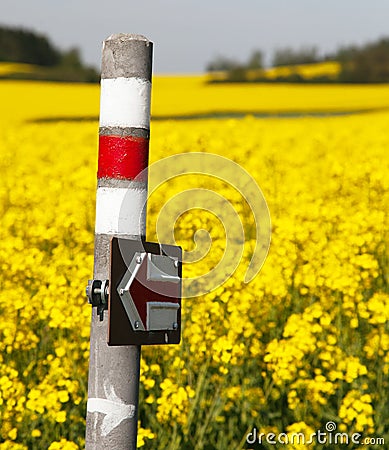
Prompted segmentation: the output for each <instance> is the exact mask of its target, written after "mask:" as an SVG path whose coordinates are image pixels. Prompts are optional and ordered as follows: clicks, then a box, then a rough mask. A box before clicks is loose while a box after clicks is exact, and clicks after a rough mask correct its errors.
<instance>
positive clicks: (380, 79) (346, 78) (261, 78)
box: [206, 38, 389, 83]
mask: <svg viewBox="0 0 389 450" xmlns="http://www.w3.org/2000/svg"><path fill="white" fill-rule="evenodd" d="M328 61H333V62H338V63H339V71H338V73H337V74H336V76H333V74H331V76H329V75H326V74H325V73H323V74H316V75H315V76H312V77H309V78H307V77H303V76H302V75H301V74H300V73H299V71H298V70H297V67H298V66H301V65H303V64H315V63H316V64H319V63H323V62H328ZM271 66H272V67H273V68H282V67H286V66H288V67H289V71H288V72H287V74H285V71H282V70H280V71H279V72H280V75H279V76H276V77H272V78H271V79H269V77H268V76H267V75H266V69H265V67H264V54H263V53H262V51H261V50H254V51H253V52H252V53H251V55H250V57H249V58H248V60H247V62H244V63H241V62H239V61H236V60H234V59H231V58H226V57H224V56H217V57H216V58H214V60H213V61H211V62H210V63H209V64H208V65H207V67H206V70H207V72H208V73H209V74H210V75H211V77H210V81H213V82H242V81H250V82H266V81H272V82H274V81H278V82H294V83H295V82H323V83H327V82H332V83H334V82H335V83H387V82H389V38H381V39H379V40H377V41H375V42H372V43H368V44H365V45H362V46H355V45H351V46H347V47H341V48H339V49H338V50H337V51H336V52H335V53H333V54H328V55H325V56H320V55H319V51H318V49H317V48H316V47H304V48H300V49H297V50H296V49H293V48H289V47H287V48H281V49H278V50H276V51H275V52H274V54H273V57H272V61H271ZM293 68H296V70H293ZM216 73H219V74H220V73H223V74H224V76H223V77H216V76H215V77H213V76H212V75H213V74H216ZM253 74H254V76H253Z"/></svg>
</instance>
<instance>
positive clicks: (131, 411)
mask: <svg viewBox="0 0 389 450" xmlns="http://www.w3.org/2000/svg"><path fill="white" fill-rule="evenodd" d="M104 390H105V391H106V395H107V397H108V398H89V399H88V404H87V410H88V412H91V413H100V414H104V415H105V417H104V419H103V422H102V424H101V435H102V436H104V437H105V436H107V435H108V434H109V433H110V432H111V431H112V430H114V429H115V428H116V427H117V426H119V425H120V424H121V423H122V422H123V420H126V419H132V418H133V417H134V416H135V411H136V408H135V405H132V404H127V403H124V402H123V401H122V400H121V399H120V398H119V397H118V396H117V395H116V393H115V391H114V389H113V387H111V388H110V389H109V391H108V392H107V390H106V389H105V386H104Z"/></svg>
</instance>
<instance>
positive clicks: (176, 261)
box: [174, 259, 180, 267]
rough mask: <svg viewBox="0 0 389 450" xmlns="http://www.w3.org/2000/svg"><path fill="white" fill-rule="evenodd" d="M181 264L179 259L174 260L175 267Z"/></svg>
mask: <svg viewBox="0 0 389 450" xmlns="http://www.w3.org/2000/svg"><path fill="white" fill-rule="evenodd" d="M179 265H180V262H179V261H178V259H175V260H174V267H178V266H179Z"/></svg>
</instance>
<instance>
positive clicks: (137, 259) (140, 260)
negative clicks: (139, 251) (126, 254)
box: [136, 256, 142, 264]
mask: <svg viewBox="0 0 389 450" xmlns="http://www.w3.org/2000/svg"><path fill="white" fill-rule="evenodd" d="M141 262H142V257H141V256H137V257H136V263H137V264H140V263H141Z"/></svg>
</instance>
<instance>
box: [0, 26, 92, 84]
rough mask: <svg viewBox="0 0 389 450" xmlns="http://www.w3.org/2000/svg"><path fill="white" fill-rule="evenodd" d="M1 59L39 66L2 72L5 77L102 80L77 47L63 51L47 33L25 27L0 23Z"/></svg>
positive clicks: (51, 79)
mask: <svg viewBox="0 0 389 450" xmlns="http://www.w3.org/2000/svg"><path fill="white" fill-rule="evenodd" d="M0 61H1V62H8V63H25V64H32V65H34V66H37V68H36V70H33V71H31V70H29V71H26V72H23V71H16V72H12V71H11V72H9V73H6V74H2V75H1V77H2V78H13V79H16V78H18V79H20V78H28V79H37V80H50V81H78V82H87V83H93V82H98V81H99V73H98V72H97V71H96V69H95V68H94V67H91V66H87V65H85V64H84V63H83V62H82V60H81V56H80V51H79V49H78V48H71V49H69V50H65V51H61V50H59V49H58V48H56V47H55V46H54V45H53V44H52V43H51V42H50V41H49V39H48V38H47V37H45V36H44V35H41V34H38V33H36V32H33V31H30V30H26V29H23V28H11V27H6V26H0Z"/></svg>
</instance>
